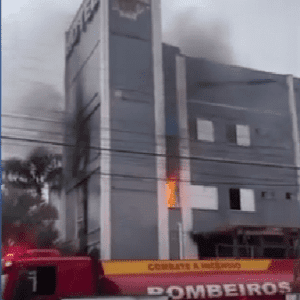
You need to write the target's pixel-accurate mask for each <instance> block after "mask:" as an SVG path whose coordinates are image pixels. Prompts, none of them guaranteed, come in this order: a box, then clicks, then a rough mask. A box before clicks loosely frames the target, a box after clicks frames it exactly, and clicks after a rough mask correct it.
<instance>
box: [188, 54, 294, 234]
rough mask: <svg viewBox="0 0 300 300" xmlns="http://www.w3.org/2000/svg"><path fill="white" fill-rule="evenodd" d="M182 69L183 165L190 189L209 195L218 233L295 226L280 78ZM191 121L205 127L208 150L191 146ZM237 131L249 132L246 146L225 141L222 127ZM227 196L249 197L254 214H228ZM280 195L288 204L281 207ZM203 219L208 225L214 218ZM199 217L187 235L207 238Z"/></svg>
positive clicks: (201, 64)
mask: <svg viewBox="0 0 300 300" xmlns="http://www.w3.org/2000/svg"><path fill="white" fill-rule="evenodd" d="M186 63H187V82H188V85H187V86H188V89H187V95H188V105H187V107H188V122H189V133H190V155H191V157H194V158H195V159H193V160H192V163H191V182H192V184H193V185H207V186H216V187H217V189H218V204H219V207H218V213H217V215H218V217H217V219H219V220H222V221H221V224H222V226H225V225H226V226H227V225H253V224H255V225H257V226H284V227H293V226H297V225H298V222H299V221H298V215H299V209H298V203H297V188H296V184H297V180H296V172H295V168H294V166H295V165H294V145H293V137H292V121H291V114H290V107H289V99H288V87H287V84H286V77H285V76H282V75H274V74H270V73H265V72H258V71H253V70H248V69H242V68H238V67H230V66H222V65H217V64H213V63H210V62H207V61H204V60H199V59H198V60H197V59H191V58H188V59H187V60H186ZM205 70H209V71H206V72H205ZM197 85H198V86H197ZM197 118H202V119H205V120H210V121H212V123H213V126H214V141H213V142H209V141H201V140H198V139H197V128H196V127H197ZM237 124H239V125H247V126H249V131H250V145H248V146H244V145H238V144H237V143H232V142H230V141H229V140H228V137H227V133H226V129H227V126H228V125H237ZM197 157H198V158H200V159H197ZM201 158H204V160H202V159H201ZM205 158H211V159H212V160H211V161H207V160H205ZM214 159H221V160H222V162H219V161H214ZM230 161H233V162H230ZM230 188H239V189H241V188H245V189H252V190H254V199H255V211H253V212H252V211H251V212H242V211H237V210H232V209H230V194H229V189H230ZM266 191H272V192H273V193H274V194H273V195H272V198H273V199H263V197H262V196H261V193H262V192H266ZM288 192H289V193H291V194H292V199H291V200H290V199H289V200H287V199H285V194H286V193H288ZM200 210H201V208H200ZM205 214H209V213H208V212H205ZM211 214H212V216H214V217H216V212H211ZM200 215H201V211H199V210H198V209H195V210H194V230H201V231H205V230H211V228H209V227H210V226H209V225H207V224H208V223H207V222H206V220H205V221H204V222H203V221H201V217H199V216H200ZM219 222H220V221H219ZM217 223H218V222H217ZM206 228H207V229H206Z"/></svg>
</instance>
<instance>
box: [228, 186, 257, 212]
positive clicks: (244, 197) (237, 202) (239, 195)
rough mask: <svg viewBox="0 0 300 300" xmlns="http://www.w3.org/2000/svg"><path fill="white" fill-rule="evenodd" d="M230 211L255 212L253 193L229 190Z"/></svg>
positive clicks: (246, 190) (247, 190)
mask: <svg viewBox="0 0 300 300" xmlns="http://www.w3.org/2000/svg"><path fill="white" fill-rule="evenodd" d="M229 198H230V209H232V210H241V211H249V212H250V211H255V200H254V191H253V190H250V189H230V190H229Z"/></svg>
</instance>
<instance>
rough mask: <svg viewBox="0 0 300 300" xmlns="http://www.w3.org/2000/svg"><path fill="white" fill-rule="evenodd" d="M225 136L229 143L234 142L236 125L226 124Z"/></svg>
mask: <svg viewBox="0 0 300 300" xmlns="http://www.w3.org/2000/svg"><path fill="white" fill-rule="evenodd" d="M226 138H227V141H228V142H229V143H232V144H236V127H235V125H227V126H226Z"/></svg>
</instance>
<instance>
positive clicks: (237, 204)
mask: <svg viewBox="0 0 300 300" xmlns="http://www.w3.org/2000/svg"><path fill="white" fill-rule="evenodd" d="M229 196H230V209H234V210H241V199H240V190H239V189H230V190H229Z"/></svg>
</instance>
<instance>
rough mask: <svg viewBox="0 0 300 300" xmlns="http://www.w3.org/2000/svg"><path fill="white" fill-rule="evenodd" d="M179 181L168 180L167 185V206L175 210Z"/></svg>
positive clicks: (174, 179)
mask: <svg viewBox="0 0 300 300" xmlns="http://www.w3.org/2000/svg"><path fill="white" fill-rule="evenodd" d="M177 190H178V188H177V179H176V178H168V180H167V183H166V198H167V205H168V207H169V208H174V207H175V206H176V195H177Z"/></svg>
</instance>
